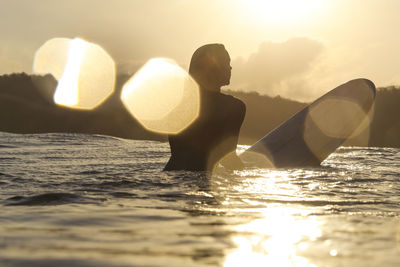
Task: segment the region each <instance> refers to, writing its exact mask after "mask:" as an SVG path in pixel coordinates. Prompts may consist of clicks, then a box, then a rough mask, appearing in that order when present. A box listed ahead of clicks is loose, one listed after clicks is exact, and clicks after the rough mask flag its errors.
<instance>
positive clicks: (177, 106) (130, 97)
mask: <svg viewBox="0 0 400 267" xmlns="http://www.w3.org/2000/svg"><path fill="white" fill-rule="evenodd" d="M121 100H122V102H123V104H124V105H125V107H126V108H127V110H128V111H129V112H130V113H131V114H132V116H134V117H135V118H136V119H137V120H138V121H139V122H140V123H141V124H142V125H143V127H145V128H146V129H148V130H150V131H153V132H159V133H165V134H175V133H179V132H180V131H182V130H184V129H185V128H186V127H188V126H189V125H190V124H191V123H192V122H193V121H194V120H195V119H196V118H197V116H198V115H199V109H200V92H199V86H198V85H197V83H196V82H195V81H194V79H193V78H192V77H190V75H189V74H188V73H187V72H186V71H185V70H183V69H182V68H181V67H179V66H178V65H177V64H176V63H175V62H174V61H172V60H170V59H165V58H154V59H151V60H149V61H148V62H147V63H146V64H145V65H144V66H143V67H142V68H141V69H140V70H139V71H138V72H137V73H136V74H135V75H134V76H133V77H132V78H131V79H130V80H129V81H128V82H127V83H126V84H125V85H124V86H123V89H122V93H121Z"/></svg>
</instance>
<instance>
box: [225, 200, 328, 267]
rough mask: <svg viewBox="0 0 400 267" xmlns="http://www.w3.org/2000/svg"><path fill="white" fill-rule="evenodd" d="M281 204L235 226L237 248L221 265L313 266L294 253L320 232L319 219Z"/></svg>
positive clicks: (304, 246) (306, 246)
mask: <svg viewBox="0 0 400 267" xmlns="http://www.w3.org/2000/svg"><path fill="white" fill-rule="evenodd" d="M298 212H299V210H297V209H294V208H289V207H284V206H276V207H270V208H267V209H265V213H264V214H263V218H261V219H257V220H254V221H252V222H250V223H248V224H245V225H239V226H237V227H235V230H236V231H238V232H239V233H243V235H241V234H238V235H237V236H235V237H234V238H233V242H234V243H235V244H236V246H237V248H236V249H235V250H234V251H232V252H231V253H230V254H228V255H227V257H226V260H225V264H224V266H226V267H236V266H246V265H248V266H314V265H313V264H311V263H310V262H309V261H308V260H307V259H306V258H304V257H301V256H299V255H298V254H299V253H298V252H300V251H304V250H306V249H307V248H308V242H312V241H315V239H317V238H318V237H320V236H321V235H322V231H321V222H319V221H318V220H316V219H315V218H313V217H311V218H310V217H308V214H303V215H301V216H299V215H296V213H298Z"/></svg>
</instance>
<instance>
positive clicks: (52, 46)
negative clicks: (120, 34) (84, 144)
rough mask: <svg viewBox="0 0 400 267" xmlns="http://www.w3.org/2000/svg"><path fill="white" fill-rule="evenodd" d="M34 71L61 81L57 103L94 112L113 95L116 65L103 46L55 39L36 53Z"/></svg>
mask: <svg viewBox="0 0 400 267" xmlns="http://www.w3.org/2000/svg"><path fill="white" fill-rule="evenodd" d="M33 72H34V73H38V74H52V75H53V76H54V78H56V79H57V80H58V86H57V88H56V91H55V93H54V102H56V103H57V104H59V105H64V106H68V107H71V108H77V109H93V108H95V107H96V106H98V105H100V104H101V103H102V102H103V101H104V100H105V99H107V97H108V96H109V95H110V94H112V92H113V90H114V85H115V63H114V60H113V59H112V58H111V56H110V55H108V53H107V52H106V51H105V50H104V49H103V48H101V47H100V46H98V45H96V44H93V43H90V42H87V41H84V40H82V39H79V38H75V39H69V38H54V39H51V40H49V41H47V42H46V43H44V44H43V45H42V46H41V47H40V48H39V49H38V51H37V52H36V54H35V59H34V64H33Z"/></svg>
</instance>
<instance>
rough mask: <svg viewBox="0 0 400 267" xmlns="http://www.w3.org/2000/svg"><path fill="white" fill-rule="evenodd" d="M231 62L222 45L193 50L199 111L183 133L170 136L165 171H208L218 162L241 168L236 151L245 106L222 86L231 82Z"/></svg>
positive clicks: (192, 63) (191, 66)
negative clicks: (199, 102)
mask: <svg viewBox="0 0 400 267" xmlns="http://www.w3.org/2000/svg"><path fill="white" fill-rule="evenodd" d="M230 61H231V60H230V57H229V54H228V52H227V51H226V50H225V47H224V46H223V45H222V44H207V45H204V46H202V47H200V48H198V49H197V50H196V51H195V52H194V54H193V56H192V59H191V61H190V67H189V74H190V75H191V76H192V77H193V78H194V79H195V80H196V82H197V83H198V85H199V87H200V96H201V97H200V98H201V105H200V114H199V117H198V118H197V119H196V120H195V121H194V122H193V123H192V125H190V126H189V127H188V128H186V129H185V130H184V131H183V132H181V133H178V134H175V135H170V136H169V144H170V147H171V158H170V160H169V161H168V163H167V165H166V166H165V168H164V170H190V171H206V170H212V169H213V168H214V167H215V165H216V164H217V163H218V162H220V163H222V164H223V165H224V166H225V167H228V168H230V169H238V168H242V162H241V161H240V159H239V158H238V157H237V155H236V152H235V151H236V146H237V142H238V137H239V131H240V127H241V125H242V122H243V119H244V116H245V113H246V106H245V104H244V103H243V102H242V101H240V100H239V99H236V98H234V97H233V96H229V95H225V94H222V93H221V86H224V85H228V84H229V83H230V78H231V70H232V67H231V66H230Z"/></svg>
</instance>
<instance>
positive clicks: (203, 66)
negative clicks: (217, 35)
mask: <svg viewBox="0 0 400 267" xmlns="http://www.w3.org/2000/svg"><path fill="white" fill-rule="evenodd" d="M230 61H231V59H230V57H229V54H228V52H227V51H226V49H225V47H224V45H222V44H207V45H203V46H201V47H199V48H198V49H197V50H196V51H195V52H194V53H193V56H192V59H191V61H190V66H189V73H190V75H192V77H193V78H194V79H195V80H196V81H197V82H198V83H199V85H200V87H202V89H205V90H218V91H219V89H220V87H221V86H224V85H228V84H229V83H230V78H231V69H232V67H231V65H230Z"/></svg>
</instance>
